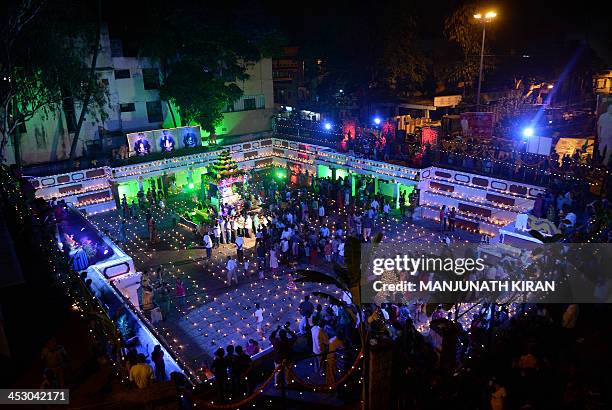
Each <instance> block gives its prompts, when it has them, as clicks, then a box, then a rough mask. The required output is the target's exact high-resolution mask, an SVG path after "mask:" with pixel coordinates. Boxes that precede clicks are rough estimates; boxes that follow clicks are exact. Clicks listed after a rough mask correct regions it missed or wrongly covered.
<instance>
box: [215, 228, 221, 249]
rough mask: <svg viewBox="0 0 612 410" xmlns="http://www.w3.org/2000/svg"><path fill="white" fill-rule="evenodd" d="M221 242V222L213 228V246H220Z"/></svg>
mask: <svg viewBox="0 0 612 410" xmlns="http://www.w3.org/2000/svg"><path fill="white" fill-rule="evenodd" d="M219 243H221V227H220V226H219V222H217V224H216V225H215V227H214V228H213V248H218V247H219Z"/></svg>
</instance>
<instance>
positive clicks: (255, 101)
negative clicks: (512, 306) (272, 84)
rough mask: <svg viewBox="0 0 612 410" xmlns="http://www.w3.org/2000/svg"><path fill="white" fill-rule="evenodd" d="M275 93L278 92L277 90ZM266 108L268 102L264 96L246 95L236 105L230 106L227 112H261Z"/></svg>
mask: <svg viewBox="0 0 612 410" xmlns="http://www.w3.org/2000/svg"><path fill="white" fill-rule="evenodd" d="M274 92H277V90H275V91H274ZM264 108H266V101H265V97H264V95H263V94H260V95H245V96H242V97H241V98H240V99H238V100H237V101H235V102H234V103H230V104H228V106H227V108H226V111H225V112H237V111H249V110H259V109H264Z"/></svg>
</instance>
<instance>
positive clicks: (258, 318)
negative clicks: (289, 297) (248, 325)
mask: <svg viewBox="0 0 612 410" xmlns="http://www.w3.org/2000/svg"><path fill="white" fill-rule="evenodd" d="M263 315H264V310H263V308H262V307H261V306H260V305H259V303H255V312H254V313H253V316H254V317H255V326H256V330H257V333H258V334H259V336H261V337H263V335H264V332H263V321H264V317H263Z"/></svg>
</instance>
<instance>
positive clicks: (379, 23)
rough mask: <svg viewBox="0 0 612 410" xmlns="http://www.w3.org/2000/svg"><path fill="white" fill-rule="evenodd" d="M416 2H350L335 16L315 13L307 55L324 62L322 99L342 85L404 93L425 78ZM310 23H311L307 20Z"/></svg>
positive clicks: (331, 97)
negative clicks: (346, 8)
mask: <svg viewBox="0 0 612 410" xmlns="http://www.w3.org/2000/svg"><path fill="white" fill-rule="evenodd" d="M414 14H415V9H414V4H411V3H410V2H408V3H407V4H406V2H392V3H380V2H374V1H367V2H360V3H354V4H351V5H350V12H348V13H345V12H343V18H342V19H338V18H337V17H336V16H335V15H334V14H333V13H330V14H329V15H328V16H317V17H316V20H315V22H313V23H312V24H315V25H316V26H317V29H316V30H313V33H312V36H317V35H318V37H313V38H312V39H310V40H309V44H307V46H306V47H305V51H304V52H305V55H306V57H307V59H310V60H312V61H317V60H318V59H321V60H323V63H322V66H323V67H324V71H325V73H324V76H323V77H322V78H321V84H320V87H319V90H318V94H319V97H320V101H323V102H327V103H329V104H332V103H333V101H335V99H336V97H335V96H336V94H337V92H338V90H339V89H340V88H342V89H343V90H344V93H345V94H347V95H348V94H354V95H358V96H359V99H360V100H361V102H362V103H363V104H368V102H369V100H370V99H371V98H376V97H380V98H387V97H396V96H398V95H399V96H401V95H407V94H408V93H410V92H413V91H415V90H417V89H418V88H419V87H420V86H421V85H422V84H423V82H424V81H425V79H426V77H427V74H428V70H429V59H428V58H426V56H425V55H424V53H423V52H422V50H421V47H420V41H419V39H418V38H417V36H416V23H417V22H416V20H415V18H414ZM309 25H310V24H309Z"/></svg>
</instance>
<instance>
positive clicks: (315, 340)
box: [310, 317, 329, 374]
mask: <svg viewBox="0 0 612 410" xmlns="http://www.w3.org/2000/svg"><path fill="white" fill-rule="evenodd" d="M312 324H313V326H312V329H310V332H311V334H312V353H313V354H314V355H315V357H314V368H315V372H317V373H318V374H320V373H321V371H322V370H323V365H324V363H325V352H326V350H327V346H328V345H329V339H328V338H327V334H326V333H325V331H324V330H323V328H322V327H321V326H319V324H320V320H319V318H318V317H316V318H313V319H312Z"/></svg>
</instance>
